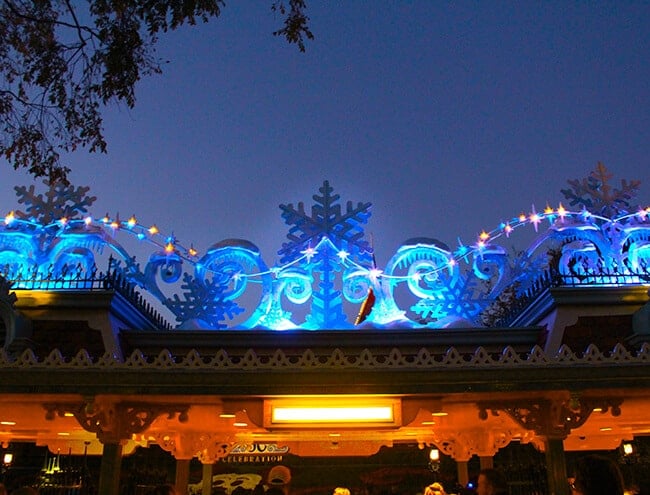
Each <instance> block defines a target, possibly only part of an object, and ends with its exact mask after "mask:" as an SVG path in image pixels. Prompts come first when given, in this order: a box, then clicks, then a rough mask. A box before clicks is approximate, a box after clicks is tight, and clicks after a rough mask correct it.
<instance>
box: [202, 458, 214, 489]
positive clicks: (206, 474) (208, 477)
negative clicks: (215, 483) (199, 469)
mask: <svg viewBox="0 0 650 495" xmlns="http://www.w3.org/2000/svg"><path fill="white" fill-rule="evenodd" d="M201 493H202V494H203V495H212V463H210V464H203V484H202V489H201Z"/></svg>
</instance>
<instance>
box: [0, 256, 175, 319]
mask: <svg viewBox="0 0 650 495" xmlns="http://www.w3.org/2000/svg"><path fill="white" fill-rule="evenodd" d="M0 276H1V277H3V278H4V279H5V280H7V281H8V282H9V283H10V284H11V288H12V289H20V290H39V291H72V290H83V291H90V292H93V291H105V290H114V291H115V292H117V293H118V294H120V295H121V296H122V297H123V298H124V299H126V300H127V301H128V302H129V303H130V304H131V305H133V306H134V307H135V308H136V309H137V310H138V312H139V313H140V314H141V315H142V316H143V317H144V318H146V319H147V320H148V321H149V322H150V323H151V324H152V325H153V326H155V327H156V328H157V329H159V330H171V328H172V327H171V325H170V324H169V322H168V321H167V320H166V319H165V318H164V317H163V316H162V315H161V314H160V313H159V312H158V311H157V310H156V309H155V308H154V307H153V306H152V304H151V303H150V302H149V301H148V300H147V299H146V298H145V297H144V296H143V295H142V293H141V292H140V291H139V290H138V288H137V287H136V285H135V284H133V283H132V282H129V281H128V279H127V278H126V277H125V276H124V274H123V273H121V271H120V270H119V269H118V268H117V265H116V264H115V263H114V261H113V259H112V258H109V260H108V270H107V271H106V272H102V271H99V270H98V269H97V266H96V265H93V266H92V267H90V268H89V269H86V268H85V267H84V266H83V265H81V264H78V265H76V266H73V267H70V266H68V265H63V266H61V267H54V266H51V267H49V268H48V270H46V271H43V270H37V269H33V270H27V271H25V272H23V271H14V270H12V269H11V267H9V266H4V267H0Z"/></svg>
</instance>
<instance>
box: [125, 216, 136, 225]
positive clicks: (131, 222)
mask: <svg viewBox="0 0 650 495" xmlns="http://www.w3.org/2000/svg"><path fill="white" fill-rule="evenodd" d="M126 223H127V225H128V226H129V227H134V226H135V224H136V223H138V221H137V220H136V218H135V215H131V218H129V220H128V221H127V222H126Z"/></svg>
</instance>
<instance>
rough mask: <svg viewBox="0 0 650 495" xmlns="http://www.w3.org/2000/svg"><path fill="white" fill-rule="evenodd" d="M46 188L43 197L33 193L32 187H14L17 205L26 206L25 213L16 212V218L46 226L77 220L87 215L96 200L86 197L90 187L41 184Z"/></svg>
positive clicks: (45, 182)
mask: <svg viewBox="0 0 650 495" xmlns="http://www.w3.org/2000/svg"><path fill="white" fill-rule="evenodd" d="M43 183H44V184H45V185H46V186H48V190H47V192H46V193H45V197H43V195H42V194H36V193H35V189H36V188H35V187H34V185H31V186H29V189H28V188H26V187H25V186H16V187H15V188H14V189H15V190H16V195H17V196H18V203H22V204H24V205H25V206H26V208H25V212H22V211H16V212H15V215H16V217H18V218H23V219H33V220H34V221H36V222H39V223H40V224H42V225H48V224H50V223H52V222H56V221H58V220H60V219H62V218H67V219H71V218H77V217H78V216H81V215H83V214H86V213H88V208H89V207H90V206H91V205H92V204H93V203H94V202H95V200H96V199H97V198H96V197H95V196H87V195H86V193H87V192H88V191H90V187H87V186H86V187H83V186H80V187H76V188H75V187H74V186H65V185H63V184H53V185H48V182H47V181H44V182H43Z"/></svg>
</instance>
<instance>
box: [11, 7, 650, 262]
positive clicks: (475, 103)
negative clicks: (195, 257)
mask: <svg viewBox="0 0 650 495" xmlns="http://www.w3.org/2000/svg"><path fill="white" fill-rule="evenodd" d="M270 4H271V2H270V1H268V2H266V1H264V0H262V1H260V2H231V3H229V4H228V5H227V6H226V8H225V10H224V13H223V16H222V17H221V18H220V19H218V20H215V21H212V22H210V23H209V24H206V25H201V26H197V27H194V28H185V29H182V30H180V31H178V32H176V33H170V34H168V35H164V36H163V37H162V38H161V42H160V45H159V50H158V54H159V56H160V57H161V58H163V59H166V60H169V61H170V62H169V63H168V64H166V65H165V68H164V74H163V75H162V76H154V77H151V78H147V79H144V80H143V81H142V82H141V83H140V84H139V86H138V95H137V96H138V101H137V105H136V108H135V109H133V110H128V109H126V108H117V107H114V108H111V109H110V110H109V111H107V113H106V122H105V131H106V135H107V138H108V140H109V153H108V155H88V154H86V153H85V152H81V153H78V154H76V155H74V156H73V157H72V158H71V167H72V169H73V173H72V174H71V176H70V178H71V180H72V182H73V183H74V184H75V185H89V186H91V193H92V194H94V195H96V196H98V200H97V201H96V203H95V206H94V207H93V212H94V213H95V215H96V216H100V215H103V214H104V213H106V212H109V213H110V214H111V215H114V214H116V213H117V212H119V214H120V217H122V218H125V217H128V216H130V215H131V214H132V213H135V214H136V216H137V217H138V219H139V220H140V221H141V222H142V223H143V224H145V225H148V224H153V223H155V224H156V225H157V226H158V227H159V228H160V229H161V231H163V232H164V233H170V232H172V231H173V232H174V234H175V235H176V237H178V238H179V240H180V241H181V242H182V243H183V244H186V245H189V244H190V243H193V244H194V246H195V247H196V248H197V249H199V251H201V252H205V250H206V249H207V248H208V247H209V246H210V245H211V244H213V243H215V242H218V241H220V240H221V239H224V238H231V237H237V238H244V239H248V240H250V241H252V242H253V243H255V244H257V245H258V246H259V247H260V249H261V251H262V254H263V257H264V260H265V261H266V262H267V264H269V265H272V264H274V263H275V261H276V258H277V256H276V252H277V250H278V249H279V248H280V246H281V243H282V242H283V241H284V240H285V236H286V233H287V231H288V227H286V226H285V225H284V224H283V222H282V219H281V217H280V210H279V208H278V205H279V204H280V203H289V202H294V203H295V202H298V201H305V202H306V203H307V204H308V205H310V204H311V203H312V200H311V196H312V194H314V193H316V192H317V189H318V187H319V186H320V185H321V184H322V182H323V180H325V179H328V180H329V181H330V183H331V184H332V185H333V186H334V188H335V191H336V192H338V193H340V194H341V196H342V200H344V201H345V200H348V199H350V200H353V201H355V202H356V201H370V202H372V203H373V210H372V211H373V216H372V218H371V219H370V222H369V225H368V227H367V232H372V233H373V236H374V243H375V249H376V251H377V259H378V262H379V263H380V264H385V262H386V261H387V260H388V258H390V256H391V255H392V254H393V253H394V252H395V250H396V249H397V247H398V246H399V245H400V243H401V242H403V241H404V240H406V239H408V238H411V237H416V236H426V237H435V238H438V239H440V240H442V241H444V242H446V243H448V244H449V245H450V246H451V247H452V248H453V247H454V246H455V245H456V239H457V237H459V236H460V237H461V238H462V240H463V241H465V242H466V243H471V242H473V241H474V240H475V238H476V236H477V234H478V233H479V232H480V231H481V230H482V229H486V230H490V229H492V228H494V227H496V226H497V225H498V224H499V223H500V222H501V221H502V220H507V219H509V218H512V217H514V216H516V215H518V214H519V213H520V212H522V211H523V212H526V213H527V212H529V211H530V209H531V205H533V204H535V206H536V207H537V210H538V211H540V210H542V209H543V208H544V206H545V205H546V203H547V202H549V203H550V204H551V205H552V206H557V204H558V203H559V201H561V200H563V196H562V194H561V193H560V189H562V188H565V187H566V181H567V179H574V178H582V177H586V176H587V175H588V174H589V173H590V172H591V171H592V170H593V169H594V168H595V166H596V164H597V162H598V161H602V162H604V164H605V165H606V166H607V167H608V168H609V169H610V171H612V172H613V173H614V174H615V181H616V184H620V180H621V179H624V178H625V179H640V180H641V181H642V185H641V192H640V196H639V202H640V203H643V204H644V205H648V204H650V167H649V160H650V4H649V3H648V2H564V1H562V2H512V3H510V2H448V3H443V2H430V1H428V0H427V1H424V0H423V1H412V2H407V1H378V2H372V3H369V2H361V1H353V0H351V1H346V2H344V1H325V0H311V1H309V2H308V7H309V15H310V17H311V27H312V30H313V32H314V34H315V36H316V39H315V40H314V41H312V42H309V43H308V44H307V51H306V53H300V52H299V51H298V49H297V48H296V47H295V46H289V45H287V44H286V43H285V42H284V41H283V40H282V39H280V38H275V37H273V36H272V35H271V33H272V31H273V30H274V29H277V27H279V25H280V21H279V19H276V18H274V17H273V14H271V13H270ZM369 5H371V6H369ZM1 177H2V180H1V181H0V209H2V210H4V211H9V210H11V209H13V208H15V207H16V206H17V205H16V200H15V195H14V192H13V189H12V186H13V185H17V184H21V185H22V184H28V183H29V179H28V178H27V177H26V175H24V174H22V173H15V172H12V171H11V170H10V169H9V168H8V167H6V166H5V167H4V170H2V172H1ZM512 242H513V243H514V244H516V245H517V247H519V248H523V247H525V243H526V242H525V241H523V237H522V241H520V242H518V239H517V237H516V236H514V237H513V240H512Z"/></svg>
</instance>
